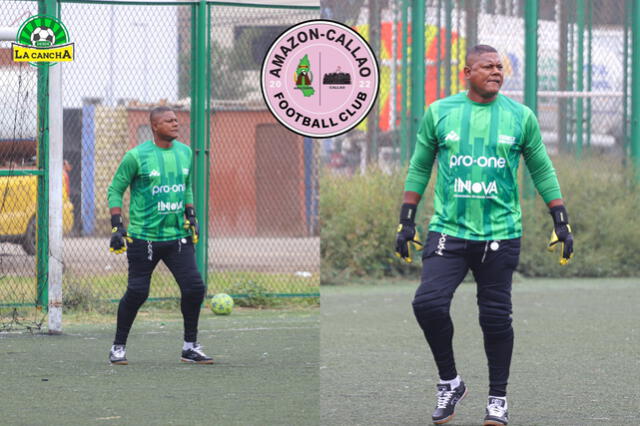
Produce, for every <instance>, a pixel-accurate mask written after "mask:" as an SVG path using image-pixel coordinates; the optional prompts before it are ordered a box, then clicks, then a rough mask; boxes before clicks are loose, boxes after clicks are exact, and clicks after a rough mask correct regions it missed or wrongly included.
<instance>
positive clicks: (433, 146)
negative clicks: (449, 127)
mask: <svg viewBox="0 0 640 426" xmlns="http://www.w3.org/2000/svg"><path fill="white" fill-rule="evenodd" d="M437 150H438V140H437V137H436V128H435V123H434V119H433V110H432V108H429V109H427V111H426V112H425V115H424V118H423V119H422V123H421V124H420V128H419V129H418V135H417V142H416V148H415V150H414V152H413V155H412V157H411V162H410V163H409V172H408V173H407V179H406V180H405V185H404V189H405V192H404V196H403V200H402V207H401V209H400V224H399V225H398V229H397V234H396V256H398V257H400V258H402V259H404V260H405V261H407V262H409V263H410V262H411V261H412V258H411V248H410V243H411V245H413V246H414V248H416V249H418V250H419V249H421V248H422V243H420V241H419V237H418V236H417V235H416V224H415V218H416V211H417V210H418V204H419V203H420V199H421V198H422V194H423V193H424V190H425V188H426V187H427V184H428V183H429V178H430V177H431V170H432V169H433V162H434V161H435V158H436V153H437Z"/></svg>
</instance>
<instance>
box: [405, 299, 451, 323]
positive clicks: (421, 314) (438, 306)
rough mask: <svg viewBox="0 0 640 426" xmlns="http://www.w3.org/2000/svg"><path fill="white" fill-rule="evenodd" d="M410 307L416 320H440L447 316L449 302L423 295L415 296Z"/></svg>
mask: <svg viewBox="0 0 640 426" xmlns="http://www.w3.org/2000/svg"><path fill="white" fill-rule="evenodd" d="M412 305H413V313H414V314H415V316H416V317H417V318H418V319H421V318H424V319H430V318H442V317H447V316H448V315H449V306H450V305H451V301H450V300H449V299H447V298H445V297H441V296H433V295H428V294H423V295H416V297H415V298H414V299H413V302H412Z"/></svg>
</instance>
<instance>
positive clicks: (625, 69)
mask: <svg viewBox="0 0 640 426" xmlns="http://www.w3.org/2000/svg"><path fill="white" fill-rule="evenodd" d="M625 12H626V13H625V19H624V32H623V34H624V39H623V48H622V51H623V55H622V64H623V65H622V93H623V96H622V116H623V140H622V144H623V145H622V164H623V165H626V161H627V157H628V156H629V142H630V138H629V124H630V121H631V120H630V119H629V56H630V46H629V31H630V27H631V16H632V15H633V4H632V1H631V0H626V1H625Z"/></svg>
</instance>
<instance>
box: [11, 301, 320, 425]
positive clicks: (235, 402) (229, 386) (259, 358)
mask: <svg viewBox="0 0 640 426" xmlns="http://www.w3.org/2000/svg"><path fill="white" fill-rule="evenodd" d="M141 314H142V315H141V316H140V317H139V318H138V320H137V321H136V323H134V327H133V330H132V333H131V336H130V338H129V342H128V352H127V356H128V358H129V362H130V364H129V365H128V366H111V365H109V364H108V362H107V355H108V349H109V347H110V345H111V341H112V339H113V333H114V327H115V325H114V321H115V319H114V317H111V321H110V322H107V321H105V319H106V317H105V316H97V317H91V318H90V317H89V316H88V315H89V314H76V315H71V316H69V317H67V318H66V319H65V334H64V335H62V336H46V335H29V334H24V333H21V334H0V363H1V364H2V368H0V383H2V386H1V387H0V400H1V401H2V406H3V407H4V409H3V410H2V420H1V421H0V423H2V424H25V425H27V424H28V425H48V424H52V422H53V423H60V424H65V425H88V424H102V425H105V424H109V425H142V424H163V425H165V424H166V425H169V424H179V425H186V424H189V425H196V424H197V425H200V424H202V425H204V424H218V425H249V424H274V425H275V424H278V425H302V424H318V423H319V419H318V416H319V408H318V407H319V402H318V401H319V395H318V393H319V373H318V359H319V323H318V320H319V313H318V309H317V308H316V309H299V310H288V311H282V310H255V309H238V310H234V312H233V313H232V314H231V315H230V316H228V317H218V316H214V315H213V314H211V313H209V312H206V311H203V312H202V316H201V321H200V333H199V340H200V342H201V343H202V345H203V346H204V348H205V350H206V352H207V354H209V355H210V356H212V357H213V358H214V360H215V362H216V363H215V364H214V365H187V364H183V363H180V362H179V356H180V349H181V346H182V320H181V316H180V314H179V313H178V312H174V313H166V312H165V313H160V312H146V313H141ZM90 315H94V314H90ZM87 320H91V322H92V324H91V325H87V324H86V322H87ZM45 379H46V381H45ZM54 419H55V420H54Z"/></svg>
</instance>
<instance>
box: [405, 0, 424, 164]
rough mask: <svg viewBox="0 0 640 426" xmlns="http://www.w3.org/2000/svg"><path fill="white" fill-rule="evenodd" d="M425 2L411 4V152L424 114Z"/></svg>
mask: <svg viewBox="0 0 640 426" xmlns="http://www.w3.org/2000/svg"><path fill="white" fill-rule="evenodd" d="M424 30H425V16H424V1H422V0H412V4H411V41H412V43H411V124H410V127H409V129H410V132H411V135H410V136H411V152H413V149H414V148H415V146H416V139H417V134H418V127H419V126H420V120H422V115H423V114H424Z"/></svg>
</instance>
